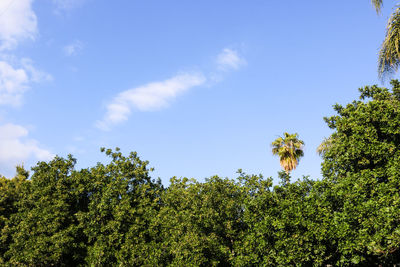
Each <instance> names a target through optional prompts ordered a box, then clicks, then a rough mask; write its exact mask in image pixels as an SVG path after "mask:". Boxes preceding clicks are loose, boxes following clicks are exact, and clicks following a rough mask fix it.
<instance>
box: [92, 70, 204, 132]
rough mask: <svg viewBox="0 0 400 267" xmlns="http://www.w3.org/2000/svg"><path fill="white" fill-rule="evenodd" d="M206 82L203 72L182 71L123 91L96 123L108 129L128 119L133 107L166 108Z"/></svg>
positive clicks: (142, 108)
mask: <svg viewBox="0 0 400 267" xmlns="http://www.w3.org/2000/svg"><path fill="white" fill-rule="evenodd" d="M205 82H206V78H205V77H204V75H203V74H201V73H182V74H178V75H176V76H174V77H172V78H170V79H167V80H165V81H162V82H152V83H148V84H145V85H143V86H139V87H136V88H133V89H129V90H126V91H123V92H121V93H119V94H118V95H117V96H116V97H115V98H114V99H113V100H112V101H111V103H110V104H109V105H107V112H106V115H105V117H104V119H103V120H102V121H99V122H97V124H96V125H97V127H98V128H100V129H103V130H106V129H108V128H109V126H110V125H111V124H117V123H120V122H122V121H125V120H127V119H128V116H129V115H130V113H131V110H132V108H136V109H138V110H140V111H154V110H158V109H161V108H164V107H166V106H168V104H169V103H170V101H172V100H173V99H174V98H175V97H177V96H178V95H180V94H182V93H184V92H185V91H187V90H189V89H190V88H193V87H195V86H199V85H202V84H204V83H205Z"/></svg>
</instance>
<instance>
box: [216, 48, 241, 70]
mask: <svg viewBox="0 0 400 267" xmlns="http://www.w3.org/2000/svg"><path fill="white" fill-rule="evenodd" d="M216 63H217V68H218V70H220V71H232V70H238V69H240V67H242V66H244V65H246V60H245V59H244V58H243V57H241V56H240V55H239V53H238V51H236V50H233V49H230V48H225V49H223V50H222V52H221V53H220V54H219V55H218V56H217V60H216Z"/></svg>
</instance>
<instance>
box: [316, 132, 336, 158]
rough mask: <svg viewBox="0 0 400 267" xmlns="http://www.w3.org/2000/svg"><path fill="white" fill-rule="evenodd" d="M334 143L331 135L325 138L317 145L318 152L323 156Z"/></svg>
mask: <svg viewBox="0 0 400 267" xmlns="http://www.w3.org/2000/svg"><path fill="white" fill-rule="evenodd" d="M332 145H333V138H332V136H330V137H329V138H324V141H322V143H321V144H320V145H319V146H318V147H317V153H318V154H319V155H320V156H323V155H324V154H325V153H326V152H327V151H328V150H329V149H330V148H331V147H332Z"/></svg>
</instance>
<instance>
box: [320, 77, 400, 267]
mask: <svg viewBox="0 0 400 267" xmlns="http://www.w3.org/2000/svg"><path fill="white" fill-rule="evenodd" d="M391 84H392V90H391V91H390V90H389V89H387V88H381V87H378V86H376V85H374V86H366V87H364V88H360V89H359V90H360V100H358V101H353V102H352V103H350V104H348V105H346V106H342V105H338V104H337V105H335V106H334V109H335V110H336V112H337V115H335V116H332V117H329V118H325V121H326V122H327V123H328V126H329V127H330V128H331V129H332V130H334V133H333V135H334V142H333V143H332V145H331V147H330V148H329V149H328V150H327V151H326V152H325V153H324V154H323V159H324V161H323V163H322V172H323V175H324V179H325V180H327V181H330V182H332V184H333V187H332V193H334V198H333V199H334V200H335V203H337V204H336V207H335V209H334V210H333V214H334V218H333V221H334V227H335V231H334V232H335V233H336V240H338V243H337V246H338V251H339V252H340V260H339V261H340V264H339V265H354V264H355V265H363V266H372V265H375V264H376V263H381V264H382V265H385V266H389V264H391V265H393V264H394V263H398V262H399V260H400V235H399V233H400V195H399V188H400V82H399V81H397V80H394V81H392V82H391Z"/></svg>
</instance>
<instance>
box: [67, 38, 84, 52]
mask: <svg viewBox="0 0 400 267" xmlns="http://www.w3.org/2000/svg"><path fill="white" fill-rule="evenodd" d="M83 47H84V44H83V43H82V42H81V41H79V40H75V41H73V42H72V43H71V44H69V45H66V46H64V47H63V50H64V54H65V55H66V56H76V55H77V54H79V52H80V51H82V49H83Z"/></svg>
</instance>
